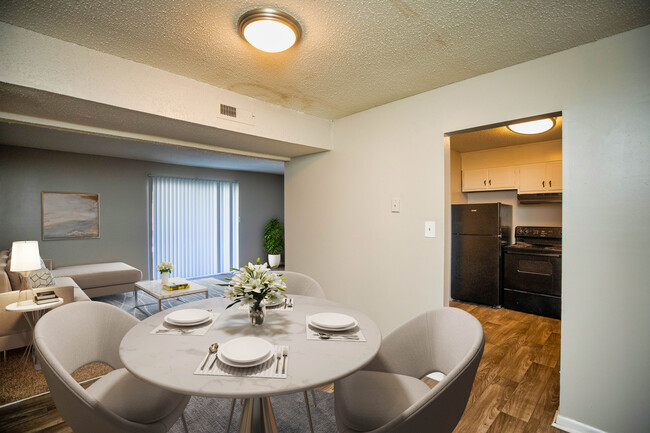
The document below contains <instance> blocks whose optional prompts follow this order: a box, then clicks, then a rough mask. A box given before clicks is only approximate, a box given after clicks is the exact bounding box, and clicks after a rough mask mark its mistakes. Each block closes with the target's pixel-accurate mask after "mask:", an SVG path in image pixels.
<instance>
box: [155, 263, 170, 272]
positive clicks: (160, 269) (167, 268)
mask: <svg viewBox="0 0 650 433" xmlns="http://www.w3.org/2000/svg"><path fill="white" fill-rule="evenodd" d="M157 268H158V272H160V273H161V274H164V273H165V272H167V273H170V274H171V273H172V269H174V265H172V264H171V263H169V262H162V263H161V264H159V265H158V266H157Z"/></svg>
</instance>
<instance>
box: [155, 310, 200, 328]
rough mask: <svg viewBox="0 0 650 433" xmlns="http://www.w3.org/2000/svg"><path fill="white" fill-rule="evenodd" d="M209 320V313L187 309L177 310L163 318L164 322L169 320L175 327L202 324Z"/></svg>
mask: <svg viewBox="0 0 650 433" xmlns="http://www.w3.org/2000/svg"><path fill="white" fill-rule="evenodd" d="M209 318H210V312H209V311H206V310H201V309H198V308H188V309H185V310H177V311H174V312H173V313H169V314H168V315H166V316H165V319H166V320H170V321H171V322H172V323H174V324H175V325H188V326H189V325H196V324H198V323H203V322H205V321H206V320H208V319H209Z"/></svg>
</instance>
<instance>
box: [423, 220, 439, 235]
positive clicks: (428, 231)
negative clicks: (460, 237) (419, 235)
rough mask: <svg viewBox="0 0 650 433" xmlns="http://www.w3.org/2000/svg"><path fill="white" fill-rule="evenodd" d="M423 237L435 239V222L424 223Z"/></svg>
mask: <svg viewBox="0 0 650 433" xmlns="http://www.w3.org/2000/svg"><path fill="white" fill-rule="evenodd" d="M424 237H425V238H435V237H436V222H435V221H425V222H424Z"/></svg>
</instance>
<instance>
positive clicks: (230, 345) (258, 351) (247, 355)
mask: <svg viewBox="0 0 650 433" xmlns="http://www.w3.org/2000/svg"><path fill="white" fill-rule="evenodd" d="M219 353H220V354H221V355H222V356H223V357H224V358H225V359H227V360H228V361H230V362H231V364H232V363H235V364H239V366H242V364H249V363H255V362H258V361H259V362H262V359H264V358H266V357H267V356H268V355H269V354H271V355H272V354H273V345H272V344H271V343H269V342H268V341H266V340H263V339H261V338H257V337H240V338H234V339H232V340H230V341H228V342H227V343H224V344H223V345H222V346H220V347H219ZM252 365H255V364H252Z"/></svg>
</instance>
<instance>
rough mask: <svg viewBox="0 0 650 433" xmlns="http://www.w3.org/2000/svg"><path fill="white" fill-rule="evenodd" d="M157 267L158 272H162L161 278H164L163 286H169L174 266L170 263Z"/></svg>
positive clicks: (163, 263)
mask: <svg viewBox="0 0 650 433" xmlns="http://www.w3.org/2000/svg"><path fill="white" fill-rule="evenodd" d="M157 267H158V272H160V277H161V278H162V285H163V286H167V285H169V274H171V273H172V269H174V265H172V264H171V263H169V262H162V263H161V264H159V265H158V266H157Z"/></svg>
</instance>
